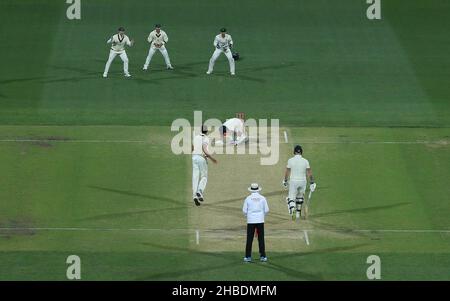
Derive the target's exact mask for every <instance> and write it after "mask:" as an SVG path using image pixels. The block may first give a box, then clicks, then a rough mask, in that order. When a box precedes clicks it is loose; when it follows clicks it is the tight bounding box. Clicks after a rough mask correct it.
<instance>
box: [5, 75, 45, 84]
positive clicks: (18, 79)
mask: <svg viewBox="0 0 450 301" xmlns="http://www.w3.org/2000/svg"><path fill="white" fill-rule="evenodd" d="M46 78H50V77H49V76H38V77H37V76H36V77H25V78H12V79H4V80H0V85H6V84H14V83H22V82H33V81H42V80H45V79H46Z"/></svg>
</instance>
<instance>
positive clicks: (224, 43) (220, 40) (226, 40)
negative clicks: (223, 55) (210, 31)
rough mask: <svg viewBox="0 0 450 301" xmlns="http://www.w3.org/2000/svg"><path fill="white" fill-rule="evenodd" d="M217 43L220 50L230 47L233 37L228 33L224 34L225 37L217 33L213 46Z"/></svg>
mask: <svg viewBox="0 0 450 301" xmlns="http://www.w3.org/2000/svg"><path fill="white" fill-rule="evenodd" d="M217 45H219V47H220V48H221V49H222V50H226V49H228V48H230V47H231V46H230V45H233V39H232V38H231V36H230V35H229V34H225V37H222V35H221V34H218V35H217V36H216V38H215V39H214V47H217Z"/></svg>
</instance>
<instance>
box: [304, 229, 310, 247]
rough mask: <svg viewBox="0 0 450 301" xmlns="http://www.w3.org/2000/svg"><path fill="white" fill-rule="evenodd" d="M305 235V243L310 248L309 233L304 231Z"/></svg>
mask: <svg viewBox="0 0 450 301" xmlns="http://www.w3.org/2000/svg"><path fill="white" fill-rule="evenodd" d="M303 233H304V234H305V241H306V244H307V245H308V246H309V238H308V231H306V230H303Z"/></svg>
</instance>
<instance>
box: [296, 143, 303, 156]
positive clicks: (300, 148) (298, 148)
mask: <svg viewBox="0 0 450 301" xmlns="http://www.w3.org/2000/svg"><path fill="white" fill-rule="evenodd" d="M294 154H303V149H302V147H301V146H300V145H298V144H297V145H296V146H295V147H294Z"/></svg>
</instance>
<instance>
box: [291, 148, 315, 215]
mask: <svg viewBox="0 0 450 301" xmlns="http://www.w3.org/2000/svg"><path fill="white" fill-rule="evenodd" d="M302 154H303V149H302V147H301V146H300V145H296V146H295V147H294V156H293V157H292V158H290V159H289V160H288V163H287V166H286V172H285V174H284V180H283V186H284V187H288V186H289V195H288V198H287V203H288V208H289V214H290V215H291V216H292V219H294V217H295V218H297V219H298V218H300V215H301V210H302V206H303V203H304V200H305V191H306V183H307V181H306V178H307V177H308V178H309V189H310V190H311V191H314V190H315V189H316V183H314V178H313V174H312V171H311V167H310V166H309V162H308V160H306V159H305V158H303V157H302Z"/></svg>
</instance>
